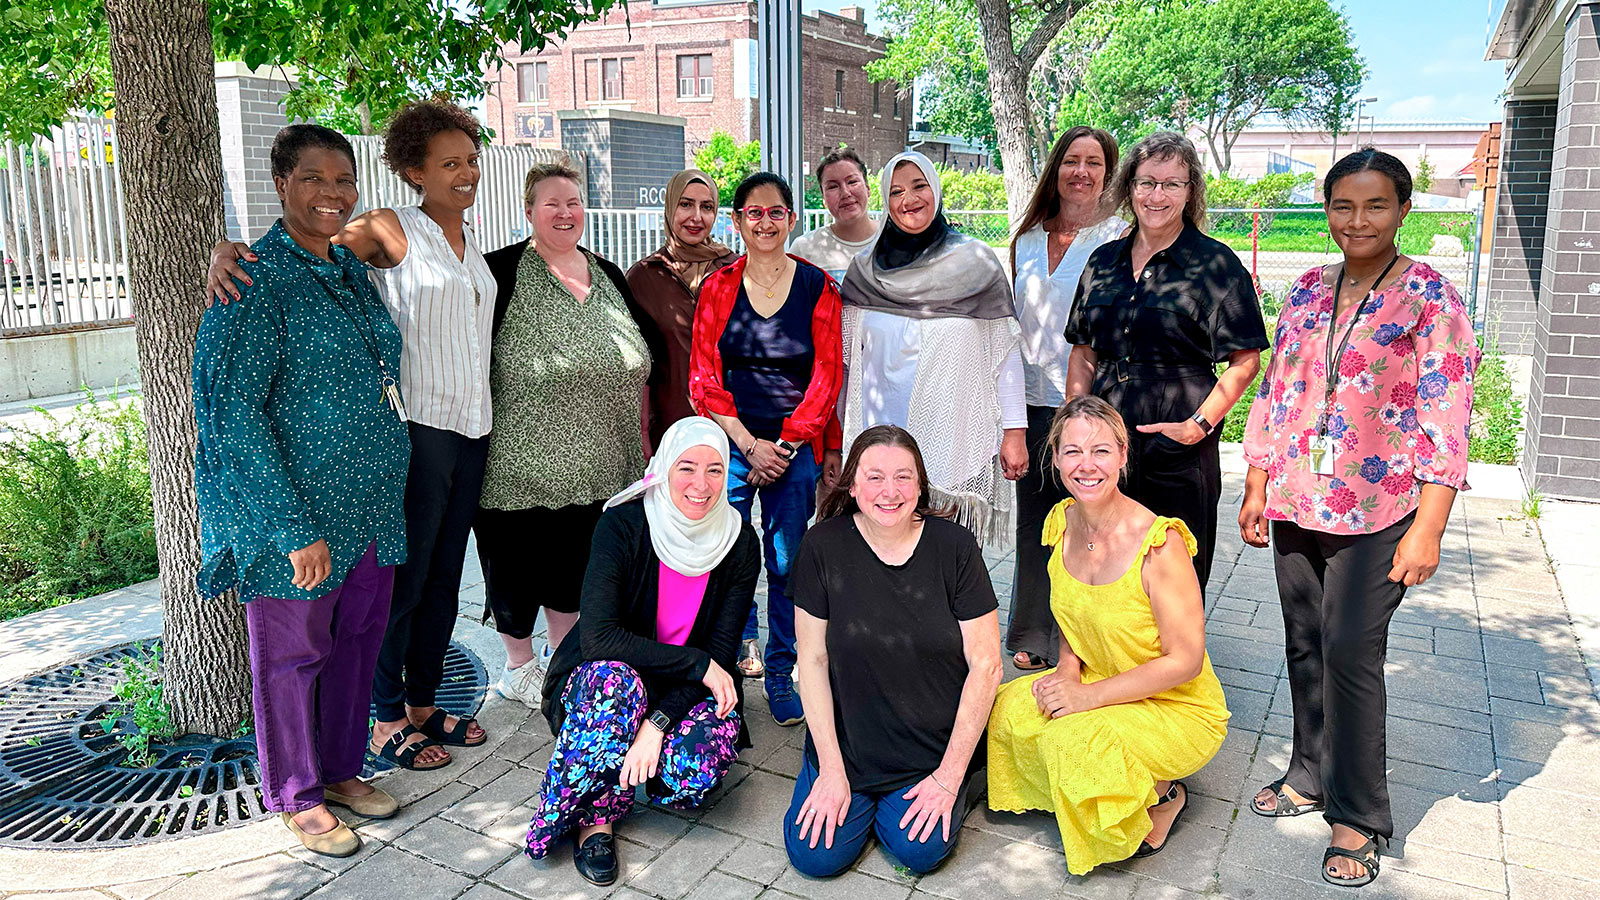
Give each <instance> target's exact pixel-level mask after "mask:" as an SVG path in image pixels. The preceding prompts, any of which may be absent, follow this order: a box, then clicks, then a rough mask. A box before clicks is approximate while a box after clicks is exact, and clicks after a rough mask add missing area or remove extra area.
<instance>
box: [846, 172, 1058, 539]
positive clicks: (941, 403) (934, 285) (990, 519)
mask: <svg viewBox="0 0 1600 900" xmlns="http://www.w3.org/2000/svg"><path fill="white" fill-rule="evenodd" d="M880 178H881V181H882V187H883V204H884V208H885V212H887V214H888V215H887V217H886V218H885V221H884V223H883V228H882V230H880V231H879V232H878V236H877V238H875V239H874V240H873V242H872V244H871V245H869V246H868V247H867V249H865V250H863V251H861V253H859V254H857V255H856V257H855V259H853V260H851V261H850V268H849V270H848V271H847V272H846V273H845V276H844V284H843V285H842V286H841V287H840V293H841V294H842V295H843V300H844V315H843V346H844V364H845V370H846V380H845V389H844V391H842V392H841V393H840V395H839V419H840V421H841V422H842V423H843V427H844V445H845V447H846V448H847V449H848V448H849V446H850V444H851V442H852V441H854V440H855V438H856V436H857V435H859V434H860V433H861V432H862V431H865V430H866V429H868V428H871V427H872V426H874V425H898V426H899V427H901V428H904V429H906V430H907V431H909V432H911V433H912V434H913V435H916V438H917V442H918V443H919V444H920V445H921V446H922V454H923V457H924V458H925V459H926V461H927V467H928V478H929V480H930V481H931V482H932V485H933V500H934V503H935V504H936V505H938V506H939V507H940V508H941V509H945V510H948V511H949V512H950V514H951V517H952V518H954V519H955V521H956V522H958V523H960V524H962V525H965V526H966V527H967V528H968V529H970V530H971V531H972V533H973V534H974V535H976V536H977V538H978V541H979V542H980V543H981V544H983V545H985V546H991V547H998V546H1005V545H1009V544H1010V543H1011V537H1012V536H1011V534H1009V530H1010V528H1009V517H1008V515H1007V514H1008V513H1009V511H1010V508H1011V486H1010V485H1008V484H1006V483H1005V482H1006V479H1010V480H1012V481H1015V480H1016V479H1018V478H1020V477H1022V476H1023V475H1025V474H1026V473H1027V471H1028V442H1027V431H1028V407H1027V402H1026V397H1025V396H1024V390H1023V387H1024V384H1023V371H1022V355H1021V346H1022V345H1021V340H1020V337H1019V335H1020V334H1021V329H1020V327H1019V326H1018V324H1017V317H1016V309H1015V305H1014V303H1013V300H1012V293H1011V279H1010V278H1009V277H1008V276H1007V275H1006V271H1005V268H1004V267H1002V266H1001V265H1000V260H999V258H998V257H997V256H995V253H994V250H993V249H992V248H990V247H989V246H988V245H987V244H985V243H983V242H982V241H980V240H977V239H976V238H974V237H972V236H971V235H966V234H962V233H961V232H960V231H957V230H956V229H955V228H954V227H953V226H952V225H951V224H950V223H949V222H948V221H947V220H946V219H945V215H944V201H943V193H942V191H941V190H940V186H939V173H938V172H937V171H936V170H935V169H934V167H933V162H932V161H931V160H929V159H928V158H927V157H926V156H923V155H922V154H921V153H916V152H914V151H907V152H905V153H902V154H900V155H899V156H896V157H895V158H893V159H891V160H889V164H888V165H886V166H884V169H883V174H882V176H881V177H880Z"/></svg>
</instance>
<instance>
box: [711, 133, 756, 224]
mask: <svg viewBox="0 0 1600 900" xmlns="http://www.w3.org/2000/svg"><path fill="white" fill-rule="evenodd" d="M694 167H695V168H697V169H699V170H700V171H702V172H704V173H706V174H707V175H710V176H711V177H712V178H713V179H715V180H716V182H717V191H718V193H719V194H720V196H719V197H718V198H717V203H718V204H720V205H722V206H732V205H733V190H734V188H737V187H738V186H739V182H741V181H743V180H745V178H746V177H747V176H749V175H750V174H751V173H752V172H756V171H759V170H760V169H761V142H760V141H751V142H750V143H748V144H741V143H739V142H738V141H736V140H734V138H733V135H731V134H728V133H727V132H726V131H713V132H712V133H711V140H709V141H707V142H706V145H705V146H704V147H701V148H700V149H699V151H697V152H696V153H695V155H694Z"/></svg>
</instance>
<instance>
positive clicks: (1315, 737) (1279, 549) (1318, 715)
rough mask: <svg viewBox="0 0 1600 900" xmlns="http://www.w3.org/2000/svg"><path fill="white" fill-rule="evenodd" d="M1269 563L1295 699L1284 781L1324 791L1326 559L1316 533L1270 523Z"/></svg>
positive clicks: (1309, 792)
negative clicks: (1275, 588) (1287, 763)
mask: <svg viewBox="0 0 1600 900" xmlns="http://www.w3.org/2000/svg"><path fill="white" fill-rule="evenodd" d="M1271 528H1272V567H1273V571H1274V572H1275V573H1276V574H1277V577H1278V605H1279V606H1280V607H1282V609H1283V635H1284V656H1285V657H1286V659H1287V660H1288V665H1289V696H1290V698H1291V699H1292V700H1293V701H1294V748H1293V751H1292V752H1291V753H1290V756H1289V768H1288V769H1287V770H1286V771H1285V772H1284V776H1283V777H1284V781H1286V782H1288V784H1289V786H1290V787H1292V788H1294V789H1295V791H1297V792H1298V793H1299V794H1300V795H1301V796H1303V797H1310V798H1321V797H1322V795H1323V788H1322V775H1323V752H1324V740H1323V708H1322V702H1323V687H1322V679H1323V671H1322V594H1323V591H1322V582H1323V573H1324V571H1325V570H1326V568H1327V563H1326V561H1325V560H1324V559H1323V556H1322V547H1321V546H1320V544H1319V542H1318V540H1317V539H1318V537H1319V535H1318V534H1317V533H1316V532H1313V531H1307V530H1306V529H1304V528H1301V527H1300V526H1299V525H1296V524H1294V523H1293V522H1273V523H1272V526H1271Z"/></svg>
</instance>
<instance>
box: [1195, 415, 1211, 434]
mask: <svg viewBox="0 0 1600 900" xmlns="http://www.w3.org/2000/svg"><path fill="white" fill-rule="evenodd" d="M1189 421H1191V422H1193V423H1195V424H1196V425H1199V426H1200V430H1201V431H1203V432H1205V433H1206V434H1210V433H1211V430H1212V429H1213V428H1215V427H1216V426H1215V425H1212V424H1211V423H1210V422H1207V421H1206V417H1205V416H1202V415H1201V414H1200V413H1198V412H1196V413H1195V414H1194V415H1192V416H1190V417H1189Z"/></svg>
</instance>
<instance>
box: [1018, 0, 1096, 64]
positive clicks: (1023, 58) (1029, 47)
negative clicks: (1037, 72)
mask: <svg viewBox="0 0 1600 900" xmlns="http://www.w3.org/2000/svg"><path fill="white" fill-rule="evenodd" d="M1085 2H1087V0H1062V2H1060V3H1057V4H1054V5H1051V6H1049V7H1046V6H1045V5H1044V4H1040V6H1039V9H1040V11H1041V12H1043V14H1044V15H1043V17H1042V18H1040V19H1039V24H1038V26H1036V27H1035V28H1034V29H1033V33H1032V34H1030V35H1028V39H1027V40H1026V41H1023V43H1022V49H1020V50H1018V51H1017V62H1018V63H1020V64H1021V65H1022V67H1023V68H1024V69H1025V70H1028V71H1032V70H1033V64H1034V63H1036V62H1038V61H1039V57H1040V56H1043V55H1044V51H1045V50H1046V49H1047V48H1049V46H1050V42H1051V41H1053V40H1055V39H1056V35H1058V34H1060V33H1061V28H1062V26H1064V25H1066V24H1067V20H1068V19H1071V18H1072V17H1073V16H1074V15H1075V14H1076V13H1077V12H1078V10H1079V9H1082V8H1083V6H1084V4H1085Z"/></svg>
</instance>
